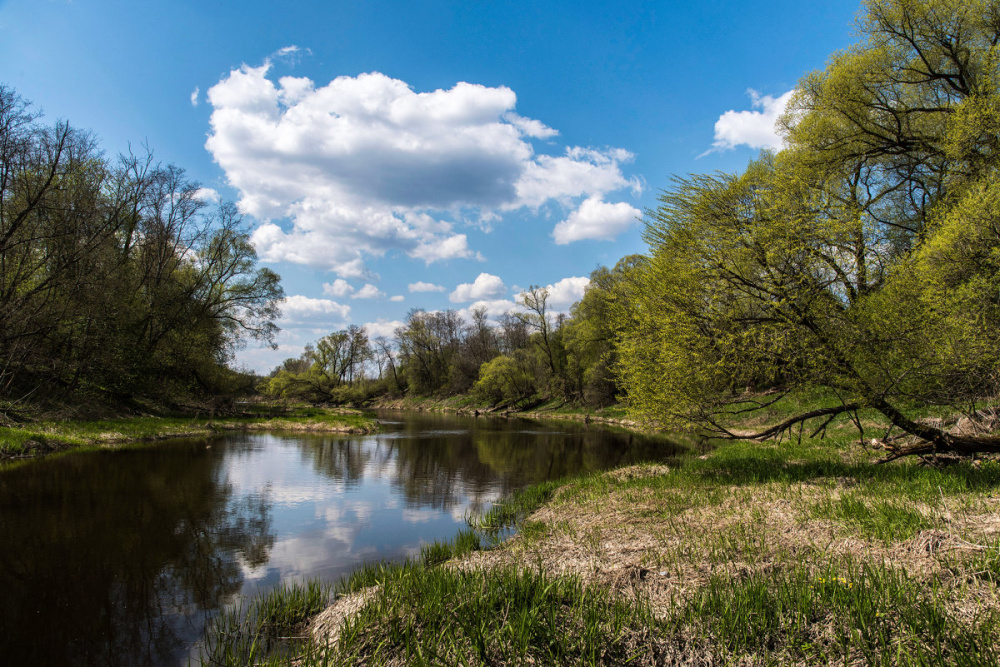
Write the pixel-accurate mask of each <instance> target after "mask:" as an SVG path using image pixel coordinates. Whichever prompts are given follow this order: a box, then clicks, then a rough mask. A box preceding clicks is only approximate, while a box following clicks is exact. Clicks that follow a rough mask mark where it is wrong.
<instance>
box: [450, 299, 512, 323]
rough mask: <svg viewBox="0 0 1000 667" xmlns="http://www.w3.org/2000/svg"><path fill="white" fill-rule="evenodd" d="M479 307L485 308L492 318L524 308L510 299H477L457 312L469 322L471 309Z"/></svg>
mask: <svg viewBox="0 0 1000 667" xmlns="http://www.w3.org/2000/svg"><path fill="white" fill-rule="evenodd" d="M480 308H482V309H484V310H486V315H487V316H489V317H491V318H493V319H494V320H496V319H497V318H498V317H500V316H501V315H504V314H505V313H512V312H514V311H523V310H524V309H523V308H521V306H520V305H518V304H517V303H514V301H512V300H510V299H480V300H479V301H475V302H473V303H470V304H469V305H468V306H466V307H465V308H459V309H458V314H459V316H461V318H462V319H463V320H465V321H466V322H469V321H471V320H472V311H474V310H478V309H480Z"/></svg>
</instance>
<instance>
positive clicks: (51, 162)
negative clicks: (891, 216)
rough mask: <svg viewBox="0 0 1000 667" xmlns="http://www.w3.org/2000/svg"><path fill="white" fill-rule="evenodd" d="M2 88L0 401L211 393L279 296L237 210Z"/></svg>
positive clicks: (177, 172)
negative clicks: (105, 149) (114, 151)
mask: <svg viewBox="0 0 1000 667" xmlns="http://www.w3.org/2000/svg"><path fill="white" fill-rule="evenodd" d="M199 190H200V188H199V186H198V184H197V183H194V182H192V181H190V180H188V179H187V178H186V177H185V175H184V172H183V170H181V169H179V168H177V167H173V166H162V165H159V164H157V163H156V162H155V160H154V159H153V156H152V154H150V153H148V152H147V153H146V154H145V155H142V156H137V155H134V154H131V153H130V154H127V155H122V156H118V157H117V158H116V159H109V158H107V157H105V156H104V155H103V154H102V153H101V152H100V151H99V149H98V147H97V144H96V142H95V140H94V139H93V137H91V136H90V135H89V134H87V133H85V132H81V131H79V130H76V129H74V128H72V127H71V126H70V125H69V124H68V123H63V122H60V123H56V124H55V125H53V126H51V127H45V126H43V125H41V124H40V123H39V122H38V115H37V114H35V113H34V112H32V110H31V108H30V105H29V104H28V103H27V102H25V101H24V100H23V99H22V98H20V97H19V96H18V95H17V94H16V93H15V92H14V91H13V90H12V89H10V88H8V87H5V86H0V393H2V394H3V395H5V396H11V395H13V394H14V393H15V392H18V393H21V394H25V393H29V392H32V393H34V394H35V395H36V396H39V397H41V396H43V395H56V394H59V395H62V396H64V397H65V396H71V395H75V394H77V393H79V392H81V391H86V392H91V393H98V394H101V395H102V396H104V397H114V398H118V399H128V398H129V397H131V396H134V395H153V394H161V395H169V394H173V395H175V396H179V395H181V394H184V393H199V392H208V393H212V392H215V391H219V390H221V389H222V385H221V384H220V382H222V383H223V384H231V382H230V381H231V380H232V373H231V372H229V371H228V370H226V368H225V366H226V363H227V362H228V361H230V360H231V358H232V353H233V350H234V349H236V348H237V347H238V346H239V345H240V344H242V342H243V341H245V340H246V339H247V338H254V339H258V340H263V341H265V342H268V343H273V340H274V334H275V332H276V331H277V328H276V327H275V325H274V324H273V320H274V318H275V317H277V315H278V303H279V302H280V300H281V298H282V296H283V294H282V291H281V287H280V285H279V279H278V276H277V275H276V274H274V273H273V272H272V271H270V270H268V269H263V268H257V266H256V260H257V257H256V254H255V251H254V249H253V246H252V245H251V244H250V241H249V230H248V229H247V227H246V226H245V225H244V224H243V222H242V219H241V218H240V216H239V214H238V213H237V211H236V208H235V207H234V206H233V205H232V204H220V205H219V206H211V205H209V204H208V203H207V202H205V201H204V200H203V199H202V198H200V196H199Z"/></svg>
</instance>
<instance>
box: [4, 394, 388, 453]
mask: <svg viewBox="0 0 1000 667" xmlns="http://www.w3.org/2000/svg"><path fill="white" fill-rule="evenodd" d="M239 430H269V431H310V432H317V433H373V432H374V431H375V430H377V425H376V423H375V420H373V419H371V418H370V417H367V416H365V415H364V414H363V413H362V412H360V411H358V410H348V409H335V410H330V409H323V408H296V409H292V410H287V411H285V410H280V411H279V410H274V409H271V408H268V407H266V406H263V407H255V408H254V409H253V410H252V411H249V410H248V411H247V413H245V414H241V415H238V416H224V417H218V416H215V417H210V416H208V415H205V414H201V415H194V416H189V417H149V416H145V417H129V418H123V419H104V420H91V421H78V420H58V421H36V422H32V423H29V424H24V425H17V426H3V427H0V460H5V459H6V460H13V459H22V458H33V457H38V456H44V455H46V454H50V453H53V452H59V451H65V450H68V449H74V448H80V447H103V446H115V445H121V444H126V443H132V442H143V441H152V440H163V439H166V438H183V437H198V436H205V435H212V434H216V433H220V432H224V431H239Z"/></svg>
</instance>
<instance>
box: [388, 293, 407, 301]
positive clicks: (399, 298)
mask: <svg viewBox="0 0 1000 667" xmlns="http://www.w3.org/2000/svg"><path fill="white" fill-rule="evenodd" d="M389 301H395V302H397V303H399V302H401V301H406V297H405V296H403V295H402V294H396V295H394V296H390V297H389Z"/></svg>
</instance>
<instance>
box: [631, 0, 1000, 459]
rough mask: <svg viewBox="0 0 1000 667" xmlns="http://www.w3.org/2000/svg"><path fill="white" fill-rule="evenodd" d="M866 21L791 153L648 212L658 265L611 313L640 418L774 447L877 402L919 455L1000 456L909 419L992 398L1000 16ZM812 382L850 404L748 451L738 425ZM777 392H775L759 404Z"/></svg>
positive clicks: (811, 80) (901, 10) (809, 102)
mask: <svg viewBox="0 0 1000 667" xmlns="http://www.w3.org/2000/svg"><path fill="white" fill-rule="evenodd" d="M866 9H867V11H866V14H865V16H864V17H863V18H862V19H861V22H860V27H861V30H862V35H863V37H864V40H863V41H862V42H861V43H860V44H858V45H857V46H855V47H854V48H852V49H850V50H849V51H847V52H845V53H842V54H838V55H837V56H835V57H834V58H833V59H832V60H831V63H830V65H829V66H828V67H827V69H826V70H825V71H823V72H818V73H814V74H812V75H809V76H807V77H806V78H805V79H804V80H803V82H802V84H801V85H800V88H799V91H798V93H797V95H796V97H795V98H794V100H793V106H792V109H791V110H790V111H789V112H788V114H787V115H786V117H785V119H784V126H785V131H786V138H787V141H788V148H787V149H786V150H784V151H782V152H781V153H779V154H778V155H776V156H771V155H767V154H765V155H764V156H762V157H761V158H760V159H759V160H757V161H755V162H753V163H752V164H751V165H750V166H749V167H748V169H747V170H746V171H745V172H744V173H743V174H740V175H733V176H731V175H725V174H715V175H705V176H692V177H689V178H686V179H678V180H677V181H675V184H674V186H673V188H671V189H670V190H669V191H667V192H665V193H664V194H663V195H662V196H661V199H660V206H659V207H658V208H657V209H656V210H654V211H650V212H649V214H648V216H647V226H646V232H645V239H646V241H647V242H648V243H649V245H650V251H651V255H650V259H649V261H648V263H646V264H645V266H643V267H642V269H641V270H640V271H638V272H637V274H636V275H635V276H634V279H633V280H632V282H633V286H632V288H631V295H632V297H633V299H631V300H630V302H625V303H620V304H618V306H617V308H616V309H615V319H616V322H617V324H618V326H619V327H620V328H621V332H622V333H621V336H620V340H619V343H618V346H617V349H618V353H619V356H620V359H619V363H618V366H617V368H618V369H619V370H620V372H621V377H622V383H623V386H624V387H625V388H626V390H627V392H628V394H629V397H630V401H631V404H632V407H633V409H634V410H636V411H637V412H639V413H642V414H645V415H648V416H653V417H654V418H656V419H659V420H661V421H663V422H675V423H676V422H681V423H687V424H690V423H695V424H700V425H703V426H707V427H709V428H712V429H715V430H716V431H718V432H720V433H723V434H726V435H729V436H730V437H765V436H769V435H774V434H777V433H780V432H781V431H782V430H784V429H787V428H790V427H791V426H792V425H795V424H800V423H802V422H804V421H806V420H808V419H822V420H827V419H830V418H832V417H833V416H835V415H836V414H839V413H843V412H847V411H852V410H855V409H857V408H859V407H869V408H874V409H876V410H878V411H880V412H881V413H882V414H884V415H885V416H886V417H887V418H888V419H889V420H890V421H891V422H892V424H893V425H894V426H895V427H898V428H899V429H901V430H902V431H904V432H906V433H909V434H911V435H913V436H916V437H917V438H919V439H920V440H922V441H923V443H924V444H918V445H916V446H913V447H910V448H909V449H908V450H907V452H908V453H915V452H923V451H949V450H950V451H958V452H963V453H968V452H975V451H998V450H1000V440H998V439H996V438H992V437H978V436H967V435H954V434H949V433H945V432H943V431H941V430H939V429H936V428H933V427H930V426H927V425H926V424H922V423H920V422H918V421H916V420H915V419H913V417H912V416H911V413H909V409H910V407H912V406H914V405H917V406H919V405H922V404H927V403H939V404H947V405H955V406H960V407H961V406H963V405H967V404H968V403H969V402H970V401H972V400H974V399H975V398H976V397H982V396H988V395H995V392H996V391H997V388H998V387H997V372H996V369H997V368H998V361H1000V360H998V358H997V355H996V352H995V350H996V349H997V342H1000V341H997V340H996V334H995V333H994V332H996V331H997V327H996V317H997V307H998V305H997V303H996V299H995V295H996V294H997V293H998V289H1000V282H998V275H997V271H996V268H995V267H996V264H995V262H996V259H995V252H996V249H997V248H998V247H1000V244H998V241H1000V237H998V236H997V235H996V222H995V215H996V214H995V211H996V209H995V208H994V207H993V206H994V203H995V199H994V197H995V196H996V195H995V188H996V186H995V181H996V178H997V174H998V171H997V162H996V156H997V153H996V151H995V150H994V148H993V146H994V145H995V142H996V132H995V125H991V124H990V123H991V121H990V118H991V114H992V111H991V109H993V108H994V106H995V105H996V103H997V93H996V81H997V75H998V70H997V61H996V54H995V48H996V47H995V45H996V44H997V43H1000V22H997V20H996V17H997V16H998V15H1000V4H998V3H994V2H962V3H959V2H955V1H952V0H941V1H935V2H915V1H912V0H885V1H878V0H872V1H871V2H869V3H867V5H866ZM816 386H825V387H828V388H831V389H832V390H833V391H835V392H836V394H837V395H838V396H839V397H840V401H839V404H838V405H834V406H830V407H826V408H821V409H818V410H816V411H814V412H811V413H804V414H799V415H795V416H793V417H792V418H791V419H789V420H788V421H786V422H785V423H783V424H780V425H778V426H776V427H774V428H772V429H768V430H766V431H763V432H761V433H757V434H752V436H743V435H738V434H736V433H733V432H731V431H730V430H729V429H728V428H727V424H728V423H729V420H730V419H731V418H732V416H733V415H734V414H736V413H738V412H747V411H752V410H753V409H757V408H760V407H764V406H765V405H767V404H768V403H769V402H773V401H774V400H776V399H777V398H779V397H780V396H781V395H783V393H784V392H787V391H791V390H793V389H795V388H799V387H816ZM768 387H772V388H777V389H780V390H781V391H780V392H779V393H778V394H776V395H774V396H772V397H770V398H768V399H766V400H765V399H760V398H759V397H757V395H756V394H755V393H754V391H753V390H760V389H765V388H768ZM744 390H751V391H750V392H748V393H747V394H743V392H744ZM820 425H822V422H821V423H820Z"/></svg>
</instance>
